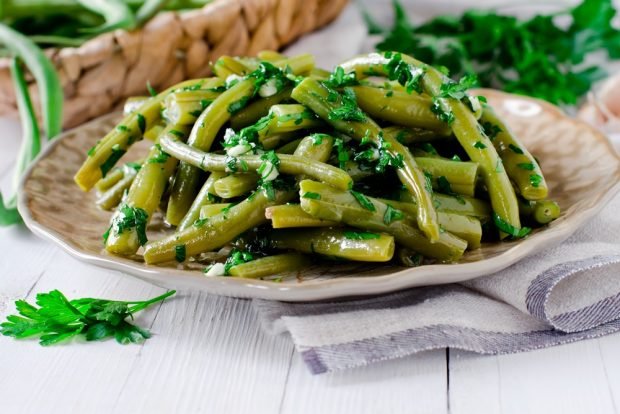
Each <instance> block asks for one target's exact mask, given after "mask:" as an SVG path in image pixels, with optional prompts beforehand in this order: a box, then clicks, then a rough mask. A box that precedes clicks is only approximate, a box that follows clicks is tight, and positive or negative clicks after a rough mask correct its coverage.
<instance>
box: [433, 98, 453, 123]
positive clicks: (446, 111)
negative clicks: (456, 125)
mask: <svg viewBox="0 0 620 414" xmlns="http://www.w3.org/2000/svg"><path fill="white" fill-rule="evenodd" d="M431 112H432V113H434V114H435V115H436V116H437V119H439V120H440V121H441V122H445V123H446V124H448V125H452V123H453V122H454V119H455V118H454V114H453V113H452V110H450V108H449V107H448V106H447V104H446V103H445V101H444V100H443V99H442V98H437V97H433V103H432V104H431Z"/></svg>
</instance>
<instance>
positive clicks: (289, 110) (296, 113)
mask: <svg viewBox="0 0 620 414" xmlns="http://www.w3.org/2000/svg"><path fill="white" fill-rule="evenodd" d="M267 117H268V122H266V123H264V124H263V122H261V121H258V122H259V123H260V125H261V128H260V129H257V132H258V140H259V142H260V143H261V144H263V145H264V143H265V141H266V140H268V139H269V138H270V137H273V136H278V135H281V134H286V133H290V132H296V131H300V130H305V129H312V128H317V127H320V126H322V125H323V122H322V121H321V120H320V119H318V118H317V117H316V115H314V114H313V113H312V112H311V111H309V110H308V109H306V107H304V106H303V105H297V104H291V105H273V106H272V107H271V109H270V110H269V114H268V115H267Z"/></svg>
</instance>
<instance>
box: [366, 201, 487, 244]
mask: <svg viewBox="0 0 620 414" xmlns="http://www.w3.org/2000/svg"><path fill="white" fill-rule="evenodd" d="M368 199H369V200H371V201H373V202H374V200H378V201H380V202H383V203H385V204H387V205H389V206H391V207H393V208H395V209H397V210H399V211H402V212H403V213H404V219H405V220H409V221H411V222H415V213H416V211H417V209H416V207H415V204H414V203H406V202H402V201H392V200H385V199H382V198H378V199H375V198H372V197H368ZM438 210H439V209H438ZM437 220H438V221H439V225H440V226H441V228H443V229H444V230H445V231H449V232H450V233H452V234H454V235H455V236H457V237H460V238H461V239H463V240H465V241H466V242H467V248H468V249H477V248H478V247H480V240H481V239H482V225H481V224H480V220H478V219H477V218H475V217H469V216H465V215H462V214H454V213H446V212H442V211H438V212H437Z"/></svg>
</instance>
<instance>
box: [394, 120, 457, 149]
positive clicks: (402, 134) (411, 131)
mask: <svg viewBox="0 0 620 414" xmlns="http://www.w3.org/2000/svg"><path fill="white" fill-rule="evenodd" d="M383 133H384V134H385V136H386V137H392V138H393V139H395V140H396V141H398V142H400V143H401V144H404V145H410V144H415V143H420V142H429V141H434V140H438V139H445V138H446V137H445V136H443V135H439V134H438V133H437V132H435V131H431V130H428V129H418V128H405V127H399V126H394V125H393V126H389V127H386V128H383Z"/></svg>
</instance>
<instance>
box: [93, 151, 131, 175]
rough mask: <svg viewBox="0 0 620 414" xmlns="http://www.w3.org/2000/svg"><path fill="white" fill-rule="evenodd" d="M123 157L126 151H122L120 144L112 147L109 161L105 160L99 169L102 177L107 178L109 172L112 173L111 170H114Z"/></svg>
mask: <svg viewBox="0 0 620 414" xmlns="http://www.w3.org/2000/svg"><path fill="white" fill-rule="evenodd" d="M123 155H125V150H124V149H122V148H121V146H120V145H118V144H116V145H114V146H113V147H112V153H111V154H110V156H109V157H108V159H107V160H105V161H104V162H103V163H102V164H101V166H100V167H99V169H100V170H101V176H102V177H105V176H106V175H107V174H108V172H110V170H111V169H112V168H114V166H115V165H116V163H117V162H118V160H120V159H121V157H122V156H123Z"/></svg>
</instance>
